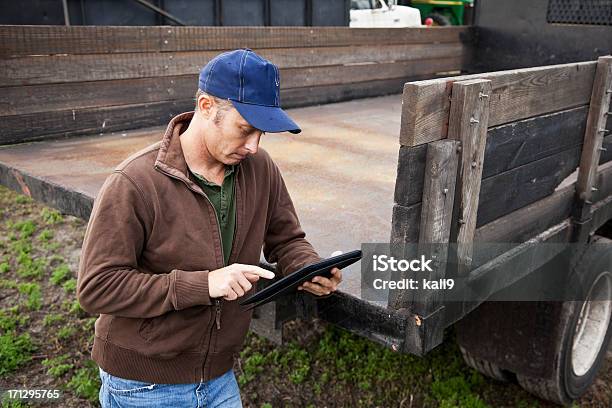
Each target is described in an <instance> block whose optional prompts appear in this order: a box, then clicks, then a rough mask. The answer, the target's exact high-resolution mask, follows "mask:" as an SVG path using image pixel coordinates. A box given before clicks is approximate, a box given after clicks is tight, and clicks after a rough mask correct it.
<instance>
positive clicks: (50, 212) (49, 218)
mask: <svg viewBox="0 0 612 408" xmlns="http://www.w3.org/2000/svg"><path fill="white" fill-rule="evenodd" d="M40 216H41V218H42V219H43V221H44V222H45V224H48V225H53V224H57V223H58V222H61V221H62V220H63V219H64V217H63V216H62V214H60V212H59V211H57V210H54V209H51V208H46V207H45V208H43V209H42V210H41V212H40Z"/></svg>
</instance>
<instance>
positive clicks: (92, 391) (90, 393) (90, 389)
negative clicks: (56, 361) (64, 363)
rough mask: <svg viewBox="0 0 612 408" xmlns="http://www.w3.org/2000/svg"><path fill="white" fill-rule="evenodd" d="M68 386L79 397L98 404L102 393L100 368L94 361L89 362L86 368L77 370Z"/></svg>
mask: <svg viewBox="0 0 612 408" xmlns="http://www.w3.org/2000/svg"><path fill="white" fill-rule="evenodd" d="M66 386H67V387H68V388H69V389H71V390H72V391H73V392H74V393H75V394H76V395H77V396H79V397H82V398H86V399H88V400H89V401H91V402H93V403H96V402H97V401H98V393H99V392H100V376H99V371H98V366H97V365H96V364H95V362H93V361H92V360H87V361H86V363H85V367H82V368H79V369H78V370H76V372H75V374H74V375H73V376H72V378H71V379H70V381H69V382H68V384H66Z"/></svg>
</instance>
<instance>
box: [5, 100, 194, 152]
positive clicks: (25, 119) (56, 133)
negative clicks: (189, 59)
mask: <svg viewBox="0 0 612 408" xmlns="http://www.w3.org/2000/svg"><path fill="white" fill-rule="evenodd" d="M191 109H193V99H188V100H176V101H163V102H154V103H148V104H137V105H121V106H110V107H104V108H85V109H74V110H65V111H55V112H42V113H32V114H28V115H15V116H5V117H4V118H3V119H2V121H0V145H2V144H10V143H20V142H25V141H34V140H42V139H48V138H51V137H61V136H73V135H81V134H89V133H101V132H111V131H120V130H127V129H135V128H140V127H146V126H154V125H162V124H166V123H168V120H169V119H171V118H172V117H173V116H175V115H177V114H178V113H181V112H184V111H187V110H191Z"/></svg>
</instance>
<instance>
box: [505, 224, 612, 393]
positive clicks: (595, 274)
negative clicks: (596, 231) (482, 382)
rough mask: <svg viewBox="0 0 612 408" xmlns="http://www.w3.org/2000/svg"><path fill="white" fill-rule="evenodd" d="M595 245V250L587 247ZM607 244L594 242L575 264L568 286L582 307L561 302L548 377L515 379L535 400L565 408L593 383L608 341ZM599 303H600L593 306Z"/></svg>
mask: <svg viewBox="0 0 612 408" xmlns="http://www.w3.org/2000/svg"><path fill="white" fill-rule="evenodd" d="M591 244H595V245H591ZM609 245H612V240H609V239H607V238H605V237H601V236H597V235H596V236H594V237H593V238H592V239H591V242H590V244H589V245H588V246H587V248H586V250H585V252H584V254H583V256H582V258H581V259H580V261H579V262H577V263H576V266H575V267H574V270H573V273H572V275H571V276H570V279H571V280H570V282H573V283H575V284H576V290H577V291H579V292H577V293H579V294H580V296H584V299H586V300H585V301H580V300H578V301H565V302H563V306H562V309H561V314H560V319H559V320H558V321H557V331H556V332H557V333H558V335H557V336H556V340H557V341H556V342H554V343H553V345H552V346H553V347H554V352H555V354H556V355H557V356H558V357H557V358H555V359H554V361H553V362H551V363H552V373H551V375H550V376H548V377H546V378H535V377H532V376H529V375H523V374H521V373H518V372H517V373H516V377H517V380H518V382H519V384H520V385H521V386H522V387H523V388H524V389H525V390H527V391H529V392H530V393H532V394H535V395H537V396H538V397H540V398H543V399H546V400H549V401H554V402H556V403H559V404H563V405H567V404H570V403H571V402H572V401H573V400H575V399H577V398H579V397H580V396H581V395H582V394H583V393H584V392H585V391H586V390H587V388H588V387H589V386H590V385H591V383H592V382H593V381H594V380H595V377H596V375H597V372H598V371H599V369H600V367H601V365H602V363H603V361H604V360H605V357H606V354H607V349H608V344H609V342H610V337H611V336H612V324H611V321H612V319H611V314H612V301H611V299H612V297H611V296H612V268H610V266H611V265H612V250H611V249H610V247H609ZM577 299H578V298H577ZM597 299H599V300H597Z"/></svg>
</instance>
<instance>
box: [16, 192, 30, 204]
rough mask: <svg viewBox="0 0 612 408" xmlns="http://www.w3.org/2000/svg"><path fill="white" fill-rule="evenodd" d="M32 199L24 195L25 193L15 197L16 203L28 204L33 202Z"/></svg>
mask: <svg viewBox="0 0 612 408" xmlns="http://www.w3.org/2000/svg"><path fill="white" fill-rule="evenodd" d="M31 202H32V199H31V198H30V197H29V196H27V195H23V194H18V195H17V196H16V197H15V203H16V204H27V203H31Z"/></svg>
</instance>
